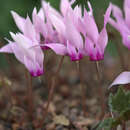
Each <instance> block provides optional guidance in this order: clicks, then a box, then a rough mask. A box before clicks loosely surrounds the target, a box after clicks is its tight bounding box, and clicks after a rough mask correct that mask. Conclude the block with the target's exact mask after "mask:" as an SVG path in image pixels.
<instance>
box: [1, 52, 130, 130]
mask: <svg viewBox="0 0 130 130" xmlns="http://www.w3.org/2000/svg"><path fill="white" fill-rule="evenodd" d="M45 55H46V56H45V61H44V68H45V74H44V75H43V76H41V77H38V78H32V86H33V95H32V101H33V104H32V106H31V110H30V108H29V103H28V96H29V95H28V94H29V92H28V86H29V77H28V74H27V71H26V70H25V68H24V66H23V65H21V64H20V63H19V62H16V61H13V58H12V57H11V58H10V57H8V58H7V59H8V63H9V68H8V71H3V70H0V74H1V75H0V80H1V82H0V130H96V127H97V126H98V123H99V122H100V121H101V115H102V112H103V111H102V110H101V101H104V102H105V107H104V110H105V115H104V116H103V117H102V119H104V118H106V117H109V116H110V112H109V109H108V105H107V100H108V96H109V93H110V90H108V86H109V85H110V83H111V82H112V80H113V79H114V78H115V77H116V76H117V75H118V74H119V73H120V72H122V71H123V70H124V69H125V68H124V66H122V65H121V62H120V58H119V57H113V56H110V55H109V54H107V53H106V54H105V59H104V61H101V62H99V66H100V70H101V73H100V74H101V86H99V80H98V78H97V72H96V67H95V63H94V62H92V61H89V59H88V58H87V57H84V59H83V60H81V61H80V71H81V76H79V73H78V72H77V67H76V62H71V61H70V59H69V58H68V57H65V59H64V62H63V65H62V67H61V70H60V73H59V75H58V77H57V79H56V88H55V92H54V96H53V99H52V101H51V103H50V107H49V110H48V114H47V116H46V117H45V121H44V124H43V125H42V128H36V127H37V124H39V123H40V122H41V120H42V119H43V116H44V115H43V113H44V111H45V107H46V104H47V99H48V92H49V89H50V86H51V81H52V79H53V77H55V76H56V74H55V72H56V69H57V67H58V63H59V62H60V58H61V57H60V56H56V55H55V54H54V53H53V52H50V54H49V52H48V53H46V54H45ZM46 57H47V58H46ZM128 57H129V54H127V53H126V55H125V57H124V58H125V61H126V63H127V65H129V63H128V59H127V58H128ZM80 77H81V80H80ZM81 86H83V87H84V94H85V96H86V100H85V103H86V106H85V108H86V109H85V111H86V112H85V113H84V111H83V107H82V101H83V100H82V95H83V92H82V90H81ZM100 88H101V89H102V91H103V94H104V96H105V98H104V99H103V100H102V97H103V95H101V93H100V91H99V90H100ZM116 88H117V87H115V88H114V89H112V92H113V93H115V92H116ZM30 111H31V112H30ZM29 113H32V115H31V116H30V115H29ZM128 129H130V127H129V128H128ZM119 130H120V128H119Z"/></svg>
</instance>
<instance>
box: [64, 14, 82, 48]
mask: <svg viewBox="0 0 130 130" xmlns="http://www.w3.org/2000/svg"><path fill="white" fill-rule="evenodd" d="M65 25H66V37H67V39H68V40H69V42H70V43H71V44H72V45H73V46H74V47H76V48H78V49H82V48H83V39H82V37H81V35H80V32H78V30H77V28H76V27H75V26H74V24H73V23H72V21H71V14H69V13H68V15H67V16H66V18H65Z"/></svg>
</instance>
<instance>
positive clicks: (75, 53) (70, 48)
mask: <svg viewBox="0 0 130 130" xmlns="http://www.w3.org/2000/svg"><path fill="white" fill-rule="evenodd" d="M67 51H68V55H69V56H70V58H71V60H72V61H77V60H80V59H82V57H83V55H82V53H80V52H79V50H76V49H75V47H74V46H73V45H71V44H70V43H69V42H67Z"/></svg>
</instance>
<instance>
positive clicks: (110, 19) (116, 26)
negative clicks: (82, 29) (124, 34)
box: [108, 18, 119, 31]
mask: <svg viewBox="0 0 130 130" xmlns="http://www.w3.org/2000/svg"><path fill="white" fill-rule="evenodd" d="M108 23H109V24H111V25H112V26H113V27H114V28H116V29H117V30H118V31H119V25H118V23H117V22H115V20H113V19H112V18H109V20H108Z"/></svg>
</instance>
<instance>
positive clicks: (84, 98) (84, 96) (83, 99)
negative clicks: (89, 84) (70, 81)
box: [76, 61, 88, 116]
mask: <svg viewBox="0 0 130 130" xmlns="http://www.w3.org/2000/svg"><path fill="white" fill-rule="evenodd" d="M76 64H77V71H78V75H79V78H80V88H81V93H82V99H81V101H82V109H83V113H84V116H87V115H88V113H87V111H86V107H87V105H86V100H87V98H86V95H85V92H86V89H85V86H83V78H82V74H81V62H80V61H77V62H76Z"/></svg>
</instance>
